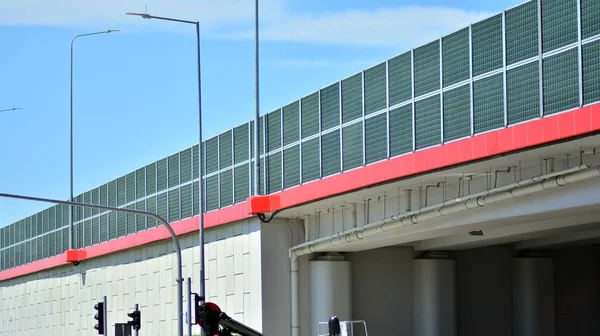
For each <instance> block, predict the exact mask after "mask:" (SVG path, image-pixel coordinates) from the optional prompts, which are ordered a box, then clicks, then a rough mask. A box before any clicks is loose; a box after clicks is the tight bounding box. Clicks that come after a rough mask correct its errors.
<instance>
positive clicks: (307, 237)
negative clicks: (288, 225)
mask: <svg viewBox="0 0 600 336" xmlns="http://www.w3.org/2000/svg"><path fill="white" fill-rule="evenodd" d="M304 241H305V242H307V241H310V215H304Z"/></svg>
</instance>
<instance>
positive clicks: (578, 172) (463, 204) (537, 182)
mask: <svg viewBox="0 0 600 336" xmlns="http://www.w3.org/2000/svg"><path fill="white" fill-rule="evenodd" d="M589 167H590V166H589V165H588V164H585V165H581V166H578V167H574V168H572V169H566V170H563V171H559V172H556V173H552V174H546V175H541V176H536V177H532V178H530V179H527V180H524V181H519V182H517V183H512V184H509V185H506V186H503V187H499V188H494V189H490V190H487V191H483V192H480V193H476V194H473V195H469V196H466V197H464V198H457V199H455V200H453V201H449V202H444V203H440V204H437V205H433V206H428V207H425V208H422V209H420V210H416V211H411V212H407V213H403V214H398V215H394V216H391V217H389V218H386V219H384V220H381V221H377V222H374V223H372V224H368V225H364V226H361V227H359V228H354V229H352V230H348V231H345V232H338V233H334V234H333V235H331V236H329V237H323V238H319V239H316V240H313V241H311V242H308V243H304V244H300V245H297V246H295V247H292V248H291V249H290V257H292V256H296V257H298V256H302V255H305V254H310V253H313V252H319V251H325V250H328V249H330V248H332V247H334V246H337V245H342V244H346V243H350V242H353V241H357V240H361V239H363V238H366V237H369V236H372V235H374V234H377V233H380V232H385V231H389V230H393V229H397V228H400V227H402V226H406V225H413V224H417V223H420V222H422V221H426V220H429V219H433V218H437V217H441V216H446V215H449V214H453V213H456V212H460V211H463V210H468V209H474V208H479V207H484V206H486V205H487V204H491V203H495V202H499V201H503V200H507V199H511V198H514V197H520V196H525V195H529V194H532V193H536V192H539V191H543V190H546V189H551V188H555V187H560V186H563V185H565V184H567V183H574V182H579V181H582V180H586V179H589V178H592V177H597V176H599V175H600V168H598V167H594V168H589Z"/></svg>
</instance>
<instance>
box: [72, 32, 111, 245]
mask: <svg viewBox="0 0 600 336" xmlns="http://www.w3.org/2000/svg"><path fill="white" fill-rule="evenodd" d="M119 31H120V30H118V29H108V30H104V31H99V32H94V33H86V34H79V35H76V36H75V37H73V39H71V102H70V105H71V106H70V111H71V112H70V146H69V147H70V153H69V172H70V173H69V175H70V176H69V189H70V198H69V200H70V201H73V200H74V196H73V43H74V42H75V40H76V39H77V38H79V37H84V36H91V35H99V34H110V33H115V32H119ZM69 249H70V250H72V249H73V207H72V206H69Z"/></svg>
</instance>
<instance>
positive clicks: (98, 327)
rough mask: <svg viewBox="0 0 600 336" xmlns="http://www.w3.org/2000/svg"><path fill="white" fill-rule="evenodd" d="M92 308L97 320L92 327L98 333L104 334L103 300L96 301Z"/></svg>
mask: <svg viewBox="0 0 600 336" xmlns="http://www.w3.org/2000/svg"><path fill="white" fill-rule="evenodd" d="M94 309H95V310H97V312H96V315H94V319H95V320H97V321H98V322H97V323H96V325H95V326H94V329H96V330H98V334H99V335H104V319H105V318H106V317H105V316H104V302H98V303H96V304H95V305H94Z"/></svg>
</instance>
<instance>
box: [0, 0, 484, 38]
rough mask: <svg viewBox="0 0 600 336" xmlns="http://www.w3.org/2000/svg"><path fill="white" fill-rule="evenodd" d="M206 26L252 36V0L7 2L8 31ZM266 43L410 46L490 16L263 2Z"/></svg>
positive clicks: (0, 8)
mask: <svg viewBox="0 0 600 336" xmlns="http://www.w3.org/2000/svg"><path fill="white" fill-rule="evenodd" d="M145 5H148V12H149V13H151V14H155V15H160V16H172V17H178V18H182V19H190V20H199V21H200V22H201V24H202V27H203V31H204V32H205V33H206V35H205V36H210V37H211V38H234V39H239V38H251V37H252V36H253V26H252V25H253V19H254V18H253V15H254V1H251V0H217V1H215V0H51V1H49V0H7V1H0V25H29V26H55V27H81V28H84V27H85V28H92V27H94V28H96V27H102V28H106V27H108V26H111V27H117V28H123V29H134V27H136V26H139V25H144V29H148V28H150V29H155V30H156V29H173V27H174V26H176V24H168V23H166V22H164V23H163V24H156V23H153V24H147V23H146V21H147V20H142V19H138V18H132V17H127V16H126V15H125V12H129V11H139V12H143V11H144V8H145ZM260 15H261V40H263V41H278V42H300V43H318V44H334V45H351V46H384V47H410V46H414V45H417V44H420V43H424V42H427V41H430V40H433V39H435V38H438V37H439V36H441V35H444V34H447V33H450V32H452V31H454V30H456V29H459V28H461V27H465V26H467V25H468V24H469V23H472V22H475V21H478V20H481V19H483V18H484V17H487V16H489V15H490V13H486V12H476V11H465V10H461V9H456V8H449V7H424V6H405V7H386V8H373V9H368V10H365V9H343V10H338V11H328V12H324V13H314V12H298V11H295V10H292V9H290V8H289V7H287V6H286V4H285V2H284V0H261V14H260Z"/></svg>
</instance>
